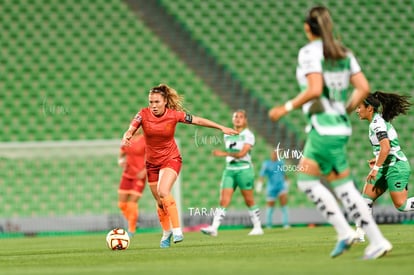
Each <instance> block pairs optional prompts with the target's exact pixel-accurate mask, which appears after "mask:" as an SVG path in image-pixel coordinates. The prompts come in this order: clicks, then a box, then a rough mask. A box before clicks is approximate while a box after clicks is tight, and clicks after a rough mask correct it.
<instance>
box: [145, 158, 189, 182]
mask: <svg viewBox="0 0 414 275" xmlns="http://www.w3.org/2000/svg"><path fill="white" fill-rule="evenodd" d="M182 163H183V161H182V159H181V157H178V158H175V159H170V160H168V161H166V162H165V163H163V164H160V165H153V164H151V163H148V162H147V163H146V168H147V177H148V182H149V183H151V182H158V176H159V174H160V170H161V169H163V168H171V169H173V170H174V171H175V172H177V175H178V174H179V173H180V170H181V165H182Z"/></svg>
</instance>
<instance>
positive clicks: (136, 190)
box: [118, 176, 145, 196]
mask: <svg viewBox="0 0 414 275" xmlns="http://www.w3.org/2000/svg"><path fill="white" fill-rule="evenodd" d="M144 188H145V178H144V179H137V178H128V177H125V176H122V178H121V182H120V183H119V189H118V193H121V194H135V195H138V196H141V195H142V192H143V191H144Z"/></svg>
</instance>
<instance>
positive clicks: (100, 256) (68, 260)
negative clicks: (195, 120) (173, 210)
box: [0, 225, 414, 275]
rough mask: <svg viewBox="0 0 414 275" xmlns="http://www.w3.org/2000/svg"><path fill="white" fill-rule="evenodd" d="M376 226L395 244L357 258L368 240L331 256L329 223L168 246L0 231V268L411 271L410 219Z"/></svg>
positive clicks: (226, 233) (146, 236)
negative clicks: (115, 246) (380, 253)
mask: <svg viewBox="0 0 414 275" xmlns="http://www.w3.org/2000/svg"><path fill="white" fill-rule="evenodd" d="M380 228H381V230H382V232H383V233H384V235H385V236H386V237H387V238H388V239H389V240H390V241H391V242H392V243H393V246H394V249H393V251H392V252H391V253H390V254H388V255H387V256H385V257H383V258H381V259H378V260H370V261H364V260H361V257H362V255H363V251H364V248H365V247H366V246H367V243H366V242H365V243H362V244H356V245H354V246H353V247H352V248H351V249H350V250H349V251H347V252H346V253H345V254H343V255H341V256H340V257H338V258H336V259H331V258H330V257H329V253H330V251H331V249H332V248H333V246H334V244H335V234H334V231H333V228H332V227H331V226H317V227H314V228H310V227H292V228H290V229H281V228H273V229H265V234H264V235H263V236H247V233H248V232H249V229H235V230H221V231H219V236H218V237H216V238H214V237H209V236H205V235H202V234H201V233H199V232H188V233H185V239H184V242H182V243H179V244H172V246H171V248H169V249H160V248H159V247H158V245H159V239H160V233H140V232H138V234H136V235H135V236H134V237H133V238H132V241H131V245H130V247H129V248H128V249H127V250H124V251H111V250H109V249H108V248H107V247H106V244H105V235H106V232H100V233H93V234H92V233H91V234H84V235H63V236H37V237H19V238H0V274H7V275H13V274H164V275H170V274H210V275H218V274H237V275H240V274H252V275H259V274H260V275H261V274H335V275H338V274H347V275H358V274H376V275H381V274H386V275H391V274H398V275H402V274H413V269H414V225H381V226H380ZM0 236H1V235H0Z"/></svg>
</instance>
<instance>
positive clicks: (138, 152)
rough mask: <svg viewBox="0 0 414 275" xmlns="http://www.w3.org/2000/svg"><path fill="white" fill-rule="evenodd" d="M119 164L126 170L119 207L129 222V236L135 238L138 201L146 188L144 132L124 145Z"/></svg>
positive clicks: (120, 185)
mask: <svg viewBox="0 0 414 275" xmlns="http://www.w3.org/2000/svg"><path fill="white" fill-rule="evenodd" d="M118 164H119V165H120V166H121V167H123V168H124V170H123V173H122V177H121V181H120V183H119V189H118V206H119V209H121V212H122V214H123V215H124V217H125V219H126V220H127V221H128V234H129V235H130V237H131V236H133V235H134V234H135V231H136V227H137V221H138V214H139V209H138V200H139V199H140V198H141V196H142V193H143V191H144V188H145V183H146V179H147V172H146V170H145V139H144V136H143V134H142V131H139V132H137V133H136V134H135V135H134V136H133V137H132V138H131V140H130V145H129V146H125V145H122V146H121V149H120V152H119V158H118Z"/></svg>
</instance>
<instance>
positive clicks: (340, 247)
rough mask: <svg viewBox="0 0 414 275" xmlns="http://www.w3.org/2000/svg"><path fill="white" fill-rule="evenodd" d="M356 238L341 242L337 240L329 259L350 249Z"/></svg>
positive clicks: (352, 237)
mask: <svg viewBox="0 0 414 275" xmlns="http://www.w3.org/2000/svg"><path fill="white" fill-rule="evenodd" d="M355 240H356V238H355V236H351V237H348V238H345V239H342V240H339V241H338V242H337V243H336V245H335V248H334V249H333V250H332V252H331V257H332V258H335V257H338V256H339V255H341V254H342V253H344V252H345V251H346V250H348V249H349V248H351V246H352V244H353V243H354V242H355Z"/></svg>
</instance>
